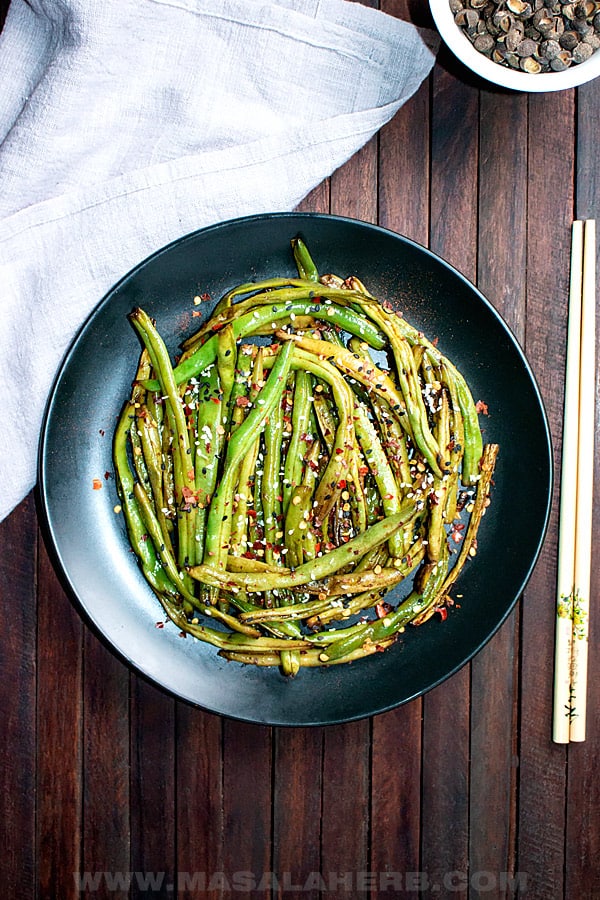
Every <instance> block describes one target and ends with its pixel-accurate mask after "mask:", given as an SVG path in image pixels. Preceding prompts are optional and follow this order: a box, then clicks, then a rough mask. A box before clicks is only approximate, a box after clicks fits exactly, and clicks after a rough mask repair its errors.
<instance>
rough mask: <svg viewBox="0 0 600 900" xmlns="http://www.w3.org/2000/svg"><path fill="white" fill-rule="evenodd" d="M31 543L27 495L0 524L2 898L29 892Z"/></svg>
mask: <svg viewBox="0 0 600 900" xmlns="http://www.w3.org/2000/svg"><path fill="white" fill-rule="evenodd" d="M36 540H37V530H36V527H35V514H34V504H33V498H32V497H31V496H30V497H28V498H27V499H26V500H24V501H23V503H21V504H20V506H19V507H17V509H16V510H15V511H14V512H13V513H12V515H11V516H9V517H8V519H6V520H5V521H4V522H2V523H1V524H0V544H1V546H2V548H3V552H2V553H1V554H0V633H1V634H2V644H1V649H0V653H1V660H2V679H1V681H0V708H1V709H2V732H3V735H2V741H1V742H0V821H1V822H2V823H3V829H4V839H3V852H2V854H1V858H0V879H1V883H2V887H3V892H4V893H5V895H6V896H7V897H33V896H34V893H35V878H36V871H35V869H36V843H35V796H36V795H35V753H36V746H35V744H36V729H35V726H36V656H35V654H36V613H37V610H36V590H35V589H36V576H35V572H36Z"/></svg>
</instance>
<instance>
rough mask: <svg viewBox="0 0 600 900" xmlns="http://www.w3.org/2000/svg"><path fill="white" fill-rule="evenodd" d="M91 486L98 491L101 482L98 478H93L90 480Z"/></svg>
mask: <svg viewBox="0 0 600 900" xmlns="http://www.w3.org/2000/svg"><path fill="white" fill-rule="evenodd" d="M92 487H93V488H94V490H95V491H99V490H100V489H101V488H102V482H101V481H100V479H99V478H94V480H93V481H92Z"/></svg>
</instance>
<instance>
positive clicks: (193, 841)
mask: <svg viewBox="0 0 600 900" xmlns="http://www.w3.org/2000/svg"><path fill="white" fill-rule="evenodd" d="M176 713H177V714H176V726H177V729H176V735H177V736H176V753H177V802H176V816H177V885H178V888H179V892H178V895H177V896H178V900H194V898H196V897H197V896H198V895H199V894H200V892H201V891H203V892H204V893H202V894H200V896H203V897H204V896H205V897H207V898H209V900H217V898H220V897H223V896H226V895H224V894H223V892H222V881H220V878H219V876H220V874H221V873H222V872H223V818H224V811H223V722H222V720H221V719H220V718H219V717H218V716H215V715H213V714H211V713H207V712H204V711H203V710H199V709H195V708H193V707H191V706H189V705H188V704H186V703H178V704H177V710H176Z"/></svg>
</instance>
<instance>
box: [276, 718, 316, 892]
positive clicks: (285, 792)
mask: <svg viewBox="0 0 600 900" xmlns="http://www.w3.org/2000/svg"><path fill="white" fill-rule="evenodd" d="M274 734H275V742H274V754H275V755H274V771H273V778H274V780H273V872H274V873H275V876H276V877H275V884H274V887H275V889H274V891H273V897H274V898H275V897H276V898H277V900H280V898H282V897H286V896H290V894H291V893H292V892H293V891H292V886H296V887H295V888H294V890H295V891H296V893H298V892H301V896H302V897H305V896H306V897H307V898H308V900H316V898H318V897H319V896H320V895H321V893H320V889H319V888H320V881H319V877H320V872H321V798H322V789H323V780H322V779H323V729H322V728H277V729H275V732H274Z"/></svg>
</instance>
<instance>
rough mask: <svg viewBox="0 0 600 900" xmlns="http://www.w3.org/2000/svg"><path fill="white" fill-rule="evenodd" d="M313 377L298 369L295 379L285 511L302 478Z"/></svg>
mask: <svg viewBox="0 0 600 900" xmlns="http://www.w3.org/2000/svg"><path fill="white" fill-rule="evenodd" d="M311 394H312V378H311V375H310V373H309V372H305V371H303V370H302V369H298V370H297V372H296V374H295V379H294V405H293V409H292V436H291V438H290V442H289V444H288V448H287V453H286V458H285V465H284V472H283V513H284V515H285V513H286V512H287V509H288V505H289V502H290V496H291V494H292V491H293V490H294V488H295V487H297V486H298V485H299V484H300V482H301V480H302V464H303V458H304V457H303V455H302V454H301V445H302V443H303V440H302V437H303V435H305V434H306V433H307V432H308V429H309V422H310V410H311Z"/></svg>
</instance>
